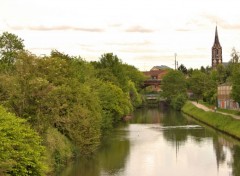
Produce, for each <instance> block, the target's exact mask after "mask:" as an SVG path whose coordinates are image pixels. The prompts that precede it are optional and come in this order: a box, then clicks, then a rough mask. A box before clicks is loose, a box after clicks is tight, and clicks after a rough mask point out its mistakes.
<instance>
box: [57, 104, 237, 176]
mask: <svg viewBox="0 0 240 176" xmlns="http://www.w3.org/2000/svg"><path fill="white" fill-rule="evenodd" d="M61 175H62V176H114V175H115V176H135V175H136V176H229V175H231V176H240V143H239V141H237V140H234V139H232V138H230V137H228V136H225V135H223V134H221V133H220V132H217V131H215V130H213V129H211V128H208V127H204V126H202V125H201V124H199V123H198V122H196V121H194V120H193V119H191V118H189V117H187V116H185V115H183V114H182V113H180V112H176V111H174V110H170V109H166V108H164V107H158V108H146V109H139V110H137V111H135V112H134V114H133V118H132V120H131V121H130V122H129V123H128V124H125V125H122V126H120V127H118V128H117V129H115V130H114V131H113V132H112V133H111V135H109V136H107V137H106V138H105V139H104V141H103V144H102V146H101V147H100V149H99V151H97V153H96V154H95V155H94V157H92V158H90V159H81V158H79V159H78V160H77V161H76V162H75V163H73V164H71V165H70V166H68V167H67V168H66V169H65V170H64V171H63V173H62V174H61Z"/></svg>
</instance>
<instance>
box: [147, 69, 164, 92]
mask: <svg viewBox="0 0 240 176" xmlns="http://www.w3.org/2000/svg"><path fill="white" fill-rule="evenodd" d="M167 68H168V67H166V66H165V67H163V66H161V68H160V67H159V66H154V67H153V68H152V69H151V70H150V71H145V72H143V74H144V75H145V77H146V80H145V81H144V85H145V86H144V87H149V89H150V90H151V91H156V92H159V91H161V88H160V85H161V81H162V78H163V76H164V75H165V74H167V73H168V69H167Z"/></svg>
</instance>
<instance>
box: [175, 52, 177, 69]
mask: <svg viewBox="0 0 240 176" xmlns="http://www.w3.org/2000/svg"><path fill="white" fill-rule="evenodd" d="M176 58H177V53H175V62H174V65H175V70H176V67H177V60H176Z"/></svg>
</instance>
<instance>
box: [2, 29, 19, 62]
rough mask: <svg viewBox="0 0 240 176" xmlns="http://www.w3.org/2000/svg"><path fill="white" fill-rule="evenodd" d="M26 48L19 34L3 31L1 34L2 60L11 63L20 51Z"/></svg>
mask: <svg viewBox="0 0 240 176" xmlns="http://www.w3.org/2000/svg"><path fill="white" fill-rule="evenodd" d="M23 49H24V44H23V40H22V39H21V38H19V37H18V36H17V35H15V34H12V33H8V32H3V34H2V35H1V36H0V58H1V61H2V62H4V63H6V64H8V65H10V64H12V63H13V62H14V61H15V59H16V55H17V52H18V51H22V50H23Z"/></svg>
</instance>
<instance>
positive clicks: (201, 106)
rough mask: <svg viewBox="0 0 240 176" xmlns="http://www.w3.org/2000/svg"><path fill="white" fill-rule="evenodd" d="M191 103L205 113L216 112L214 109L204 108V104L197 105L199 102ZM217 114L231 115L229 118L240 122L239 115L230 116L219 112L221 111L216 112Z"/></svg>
mask: <svg viewBox="0 0 240 176" xmlns="http://www.w3.org/2000/svg"><path fill="white" fill-rule="evenodd" d="M191 103H192V104H193V105H194V106H196V107H198V108H200V109H203V110H204V111H211V112H214V110H212V109H210V108H208V107H206V106H204V105H202V104H199V103H197V102H194V101H191ZM216 113H220V114H224V115H229V116H231V117H233V118H234V119H238V120H240V116H237V115H233V114H228V113H225V112H219V111H216Z"/></svg>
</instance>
